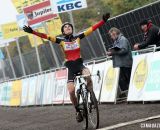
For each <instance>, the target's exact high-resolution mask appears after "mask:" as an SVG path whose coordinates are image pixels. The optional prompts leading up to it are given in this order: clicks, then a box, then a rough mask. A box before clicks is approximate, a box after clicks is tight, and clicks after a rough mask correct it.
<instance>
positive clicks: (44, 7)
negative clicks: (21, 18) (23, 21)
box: [23, 1, 57, 25]
mask: <svg viewBox="0 0 160 130" xmlns="http://www.w3.org/2000/svg"><path fill="white" fill-rule="evenodd" d="M23 11H24V14H25V16H26V18H27V21H28V25H33V24H37V23H40V22H44V21H48V20H50V19H52V18H55V17H57V14H53V12H52V9H51V4H50V1H44V2H41V3H39V4H35V5H32V6H28V7H25V8H24V9H23Z"/></svg>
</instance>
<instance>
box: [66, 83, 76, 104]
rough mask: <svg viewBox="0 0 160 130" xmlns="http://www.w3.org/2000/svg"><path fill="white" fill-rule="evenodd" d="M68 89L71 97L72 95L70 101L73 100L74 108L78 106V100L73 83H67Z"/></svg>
mask: <svg viewBox="0 0 160 130" xmlns="http://www.w3.org/2000/svg"><path fill="white" fill-rule="evenodd" d="M67 88H68V92H69V95H70V100H71V102H72V104H73V105H74V106H76V105H77V98H76V95H75V87H74V83H73V82H69V83H67Z"/></svg>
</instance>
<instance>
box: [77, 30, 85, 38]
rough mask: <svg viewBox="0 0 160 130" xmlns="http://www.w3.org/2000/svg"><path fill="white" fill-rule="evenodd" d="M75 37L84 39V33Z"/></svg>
mask: <svg viewBox="0 0 160 130" xmlns="http://www.w3.org/2000/svg"><path fill="white" fill-rule="evenodd" d="M77 37H79V38H80V39H83V38H84V37H85V34H84V32H81V33H79V34H78V35H77Z"/></svg>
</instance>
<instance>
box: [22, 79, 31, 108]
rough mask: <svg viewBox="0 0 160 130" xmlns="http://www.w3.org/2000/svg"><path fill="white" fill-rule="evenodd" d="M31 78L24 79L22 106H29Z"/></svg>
mask: <svg viewBox="0 0 160 130" xmlns="http://www.w3.org/2000/svg"><path fill="white" fill-rule="evenodd" d="M28 90H29V78H26V79H22V93H21V106H27V105H28V104H27V98H28Z"/></svg>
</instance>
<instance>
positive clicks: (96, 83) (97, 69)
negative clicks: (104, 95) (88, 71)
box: [92, 62, 106, 100]
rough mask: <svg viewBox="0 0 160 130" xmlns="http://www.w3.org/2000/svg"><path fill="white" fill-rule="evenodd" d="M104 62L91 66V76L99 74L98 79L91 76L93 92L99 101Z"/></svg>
mask: <svg viewBox="0 0 160 130" xmlns="http://www.w3.org/2000/svg"><path fill="white" fill-rule="evenodd" d="M105 65H106V64H105V62H102V63H96V64H94V65H93V71H92V74H94V75H95V74H97V73H99V75H100V77H98V76H97V75H96V76H92V82H93V91H94V93H95V95H96V98H97V100H99V98H100V97H99V96H100V91H101V88H102V82H103V77H104V71H105V67H106V66H105Z"/></svg>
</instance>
